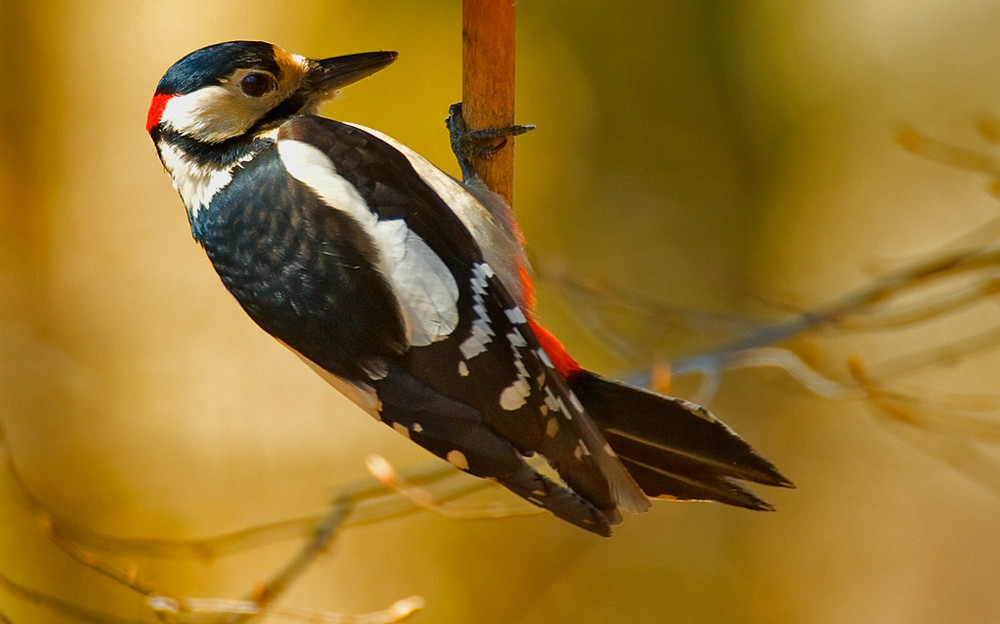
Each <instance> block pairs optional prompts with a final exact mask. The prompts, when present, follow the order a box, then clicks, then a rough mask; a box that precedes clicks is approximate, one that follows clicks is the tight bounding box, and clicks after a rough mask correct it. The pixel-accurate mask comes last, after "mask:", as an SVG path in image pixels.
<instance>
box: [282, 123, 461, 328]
mask: <svg viewBox="0 0 1000 624" xmlns="http://www.w3.org/2000/svg"><path fill="white" fill-rule="evenodd" d="M278 154H279V155H280V157H281V160H282V162H283V163H284V164H285V167H286V168H287V169H288V173H289V174H291V175H292V177H294V178H295V179H296V180H298V181H300V182H302V183H303V184H305V185H306V186H308V187H309V188H311V189H313V191H315V192H316V194H317V195H319V196H320V198H322V200H323V201H324V202H325V203H326V204H327V205H328V206H330V207H331V208H332V209H334V210H340V211H341V212H343V213H345V214H347V215H349V216H350V217H351V218H352V219H354V220H355V221H356V222H357V223H358V224H359V225H360V226H361V228H362V229H363V230H364V231H365V232H367V233H368V236H369V237H370V238H371V240H372V242H373V243H374V245H375V248H376V249H378V252H379V259H378V266H379V268H380V269H381V271H382V274H383V275H384V276H385V278H386V279H387V280H388V281H389V283H390V285H391V286H392V290H393V293H394V295H395V296H396V300H397V302H398V303H399V307H400V310H401V312H402V314H403V321H404V323H405V324H406V334H407V340H408V341H409V343H410V344H411V345H413V346H423V345H428V344H430V343H432V342H434V341H436V340H441V339H442V338H445V337H447V336H448V335H449V334H451V332H453V331H454V330H455V327H456V326H457V325H458V294H459V293H458V285H457V284H456V283H455V278H454V277H453V276H452V274H451V271H449V270H448V267H447V266H446V265H445V264H444V262H443V261H442V260H441V258H439V257H438V255H437V254H436V253H434V251H433V250H432V249H431V248H430V247H429V246H428V245H427V243H426V242H424V240H423V239H422V238H420V236H418V235H417V234H416V233H415V232H413V230H411V229H410V228H409V227H407V225H406V222H405V221H403V220H402V219H390V220H386V221H380V220H379V218H378V216H377V215H376V214H375V213H374V212H372V210H371V209H370V208H369V207H368V204H367V203H365V200H364V198H363V197H361V195H360V194H359V193H358V190H357V189H356V188H355V187H354V186H353V185H352V184H351V183H350V182H348V181H347V180H346V179H344V178H343V177H342V176H341V175H339V174H338V173H337V171H336V169H335V168H334V166H333V163H332V162H331V161H330V159H329V158H327V156H326V154H324V153H323V152H322V151H321V150H319V149H317V148H316V147H313V146H312V145H309V144H308V143H304V142H302V141H295V140H281V141H278Z"/></svg>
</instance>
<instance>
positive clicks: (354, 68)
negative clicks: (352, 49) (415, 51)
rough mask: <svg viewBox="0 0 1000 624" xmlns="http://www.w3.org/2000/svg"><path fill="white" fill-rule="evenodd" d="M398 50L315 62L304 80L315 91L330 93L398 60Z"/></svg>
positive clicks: (336, 57)
mask: <svg viewBox="0 0 1000 624" xmlns="http://www.w3.org/2000/svg"><path fill="white" fill-rule="evenodd" d="M398 56H399V54H398V53H396V52H362V53H360V54H348V55H346V56H334V57H332V58H328V59H322V60H318V61H314V62H315V67H314V68H313V69H311V70H310V71H309V73H308V74H306V76H305V78H304V80H303V82H304V83H305V86H306V88H307V89H309V90H310V91H312V92H314V93H328V92H330V91H334V90H336V89H340V88H342V87H346V86H347V85H349V84H351V83H354V82H357V81H359V80H361V79H362V78H367V77H368V76H371V75H372V74H374V73H375V72H377V71H378V70H380V69H383V68H385V67H387V66H388V65H389V64H391V63H392V62H393V61H395V60H396V57H398Z"/></svg>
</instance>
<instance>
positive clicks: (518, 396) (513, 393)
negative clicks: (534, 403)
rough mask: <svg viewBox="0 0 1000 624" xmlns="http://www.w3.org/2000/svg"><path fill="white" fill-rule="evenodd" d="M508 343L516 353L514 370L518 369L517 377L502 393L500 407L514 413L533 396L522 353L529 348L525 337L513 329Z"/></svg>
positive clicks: (508, 337)
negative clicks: (523, 349)
mask: <svg viewBox="0 0 1000 624" xmlns="http://www.w3.org/2000/svg"><path fill="white" fill-rule="evenodd" d="M507 341H508V342H509V343H510V348H511V351H512V352H513V353H514V368H516V369H517V377H516V378H515V379H514V381H513V382H512V383H511V384H510V385H509V386H507V387H506V388H504V389H503V392H501V393H500V407H502V408H503V409H505V410H508V411H513V410H516V409H519V408H520V407H521V406H522V405H524V404H525V403H527V402H528V401H527V399H528V397H529V396H531V385H529V384H528V379H529V378H530V377H531V375H530V374H529V373H528V369H527V367H525V365H524V358H523V356H522V355H521V351H520V348H523V347H525V346H527V343H526V342H525V341H524V336H522V335H521V332H519V331H517V329H513V330H511V331H510V332H509V333H508V334H507Z"/></svg>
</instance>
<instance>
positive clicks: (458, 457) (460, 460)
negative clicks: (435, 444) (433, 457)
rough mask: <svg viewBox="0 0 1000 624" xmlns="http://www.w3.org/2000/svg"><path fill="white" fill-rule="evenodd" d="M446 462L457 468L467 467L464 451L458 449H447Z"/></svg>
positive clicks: (466, 468) (464, 468)
mask: <svg viewBox="0 0 1000 624" xmlns="http://www.w3.org/2000/svg"><path fill="white" fill-rule="evenodd" d="M446 459H447V460H448V463H449V464H451V465H452V466H454V467H456V468H459V469H461V470H468V469H469V460H468V459H467V458H466V457H465V453H463V452H462V451H459V450H453V451H448V455H447V457H446Z"/></svg>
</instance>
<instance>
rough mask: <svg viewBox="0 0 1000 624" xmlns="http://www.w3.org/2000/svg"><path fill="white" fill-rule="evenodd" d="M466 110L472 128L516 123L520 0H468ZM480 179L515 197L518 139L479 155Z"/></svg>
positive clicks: (464, 69) (464, 16)
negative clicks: (516, 36) (516, 8)
mask: <svg viewBox="0 0 1000 624" xmlns="http://www.w3.org/2000/svg"><path fill="white" fill-rule="evenodd" d="M462 112H463V114H464V116H465V122H466V124H467V126H468V129H469V130H479V129H483V128H504V127H508V126H512V125H514V0H462ZM472 164H473V166H475V168H476V172H477V173H478V174H479V177H480V179H482V180H483V182H485V183H486V186H488V187H489V188H490V189H492V190H493V191H494V192H495V193H498V194H500V195H501V196H503V198H504V199H506V200H507V203H512V201H513V197H514V140H513V137H509V138H508V139H507V144H506V145H504V147H503V148H501V149H500V150H499V151H498V152H496V153H495V154H493V155H492V156H490V157H489V158H480V157H476V156H474V157H473V158H472Z"/></svg>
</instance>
